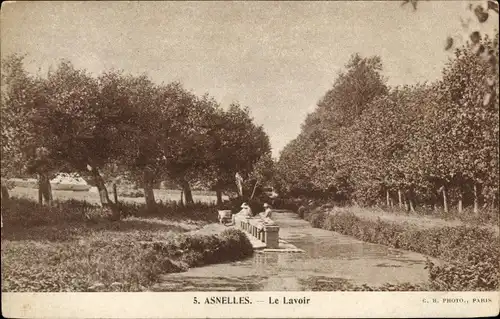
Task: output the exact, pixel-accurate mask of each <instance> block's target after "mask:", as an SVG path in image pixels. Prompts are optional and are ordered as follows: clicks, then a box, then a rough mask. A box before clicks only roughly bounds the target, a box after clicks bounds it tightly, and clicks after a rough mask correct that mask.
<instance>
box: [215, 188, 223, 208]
mask: <svg viewBox="0 0 500 319" xmlns="http://www.w3.org/2000/svg"><path fill="white" fill-rule="evenodd" d="M215 193H216V194H217V205H222V191H221V190H220V189H219V188H217V190H216V191H215Z"/></svg>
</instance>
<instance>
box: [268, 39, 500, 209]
mask: <svg viewBox="0 0 500 319" xmlns="http://www.w3.org/2000/svg"><path fill="white" fill-rule="evenodd" d="M497 61H498V33H497V34H496V36H495V37H494V38H493V39H491V38H488V37H485V38H484V39H478V38H474V39H472V42H471V43H470V44H467V45H466V46H465V47H462V48H459V49H457V50H456V51H455V54H454V57H453V58H451V59H450V61H449V62H448V63H447V65H446V66H445V68H444V70H443V72H442V78H441V79H440V80H438V81H436V82H435V83H430V84H428V83H425V84H418V85H413V86H402V87H389V86H388V85H387V84H386V79H385V78H384V77H383V76H382V75H381V71H382V62H381V59H380V58H379V57H369V58H363V57H361V56H359V55H354V56H352V57H351V59H350V61H349V63H348V64H347V65H346V70H345V71H344V72H343V73H341V74H340V75H339V76H338V78H337V79H336V81H335V83H334V85H333V87H332V88H331V89H330V90H329V91H328V92H327V93H326V94H325V96H324V97H323V98H322V99H321V101H320V102H319V103H318V106H317V108H316V110H315V111H314V112H313V113H312V114H309V115H308V117H307V119H306V120H305V122H304V123H303V125H302V130H301V133H300V134H299V136H298V137H297V138H296V139H295V140H293V141H292V142H290V143H289V144H288V145H287V146H286V147H285V148H284V150H283V151H282V153H281V156H280V160H279V162H278V164H277V167H276V169H277V177H278V181H277V182H278V184H279V186H280V188H281V189H282V191H285V192H289V193H291V194H293V195H299V194H310V195H311V196H312V195H314V196H318V195H319V196H326V197H330V198H333V199H335V200H338V201H345V202H357V203H360V204H365V205H372V204H375V203H380V202H383V203H385V204H387V205H399V206H400V207H402V206H406V207H407V209H409V210H414V209H415V206H416V205H419V204H420V205H429V206H431V207H432V206H434V207H435V208H436V209H437V208H438V207H439V206H441V207H443V208H444V210H445V211H446V212H447V211H448V210H449V205H450V202H452V201H453V202H455V203H456V205H457V209H458V211H460V212H461V211H462V210H463V207H464V206H465V205H469V204H470V205H471V206H473V209H474V211H475V212H478V211H479V208H480V206H485V205H489V206H490V207H491V206H495V205H498V177H499V171H498V165H499V150H498V145H499V103H498V68H497V67H498V64H497ZM396 203H397V204H396Z"/></svg>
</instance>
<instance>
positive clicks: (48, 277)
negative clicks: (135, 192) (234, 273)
mask: <svg viewBox="0 0 500 319" xmlns="http://www.w3.org/2000/svg"><path fill="white" fill-rule="evenodd" d="M124 208H125V209H126V211H127V212H128V215H133V216H144V215H148V213H149V212H148V211H147V210H145V208H144V206H140V205H127V206H126V207H124ZM101 213H102V210H101V209H100V208H99V207H96V206H93V205H90V204H88V203H85V202H78V201H65V202H55V203H54V205H53V206H52V207H48V206H40V205H38V204H37V203H36V202H33V201H30V200H25V199H17V198H12V199H11V200H9V201H8V203H7V205H5V206H4V207H2V219H3V222H4V227H3V229H2V243H1V252H2V258H1V263H2V291H9V292H57V291H143V290H149V289H150V288H151V286H152V285H154V284H155V283H156V282H157V281H158V280H159V276H160V275H161V274H165V273H171V272H182V271H185V270H187V269H188V268H189V267H196V266H201V265H205V264H211V263H218V262H226V261H233V260H238V259H242V258H245V257H248V256H250V255H251V254H252V253H253V249H252V245H251V243H250V242H249V240H248V238H247V237H246V236H245V235H244V234H243V233H242V232H241V231H239V230H235V229H226V230H224V231H222V232H220V233H217V234H212V235H200V234H189V233H182V232H188V231H190V230H193V228H196V227H198V226H199V224H200V223H201V224H206V223H208V222H210V220H211V219H212V218H213V219H214V220H215V219H216V214H215V212H213V211H212V207H209V206H207V205H204V204H195V205H193V206H191V207H190V208H187V207H181V206H179V205H174V204H160V205H158V211H157V213H159V214H160V215H162V216H163V217H165V218H164V219H159V218H144V217H142V218H138V217H127V218H125V219H123V220H120V221H114V222H111V221H108V220H107V219H106V218H105V216H102V214H101Z"/></svg>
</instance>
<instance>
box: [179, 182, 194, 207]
mask: <svg viewBox="0 0 500 319" xmlns="http://www.w3.org/2000/svg"><path fill="white" fill-rule="evenodd" d="M182 190H183V191H184V198H185V199H186V205H189V204H194V200H193V193H191V186H189V182H188V181H186V180H183V181H182Z"/></svg>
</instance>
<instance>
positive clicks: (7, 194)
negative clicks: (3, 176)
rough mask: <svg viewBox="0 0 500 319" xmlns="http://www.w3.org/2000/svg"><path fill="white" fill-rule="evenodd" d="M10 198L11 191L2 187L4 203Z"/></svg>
mask: <svg viewBox="0 0 500 319" xmlns="http://www.w3.org/2000/svg"><path fill="white" fill-rule="evenodd" d="M9 198H10V196H9V189H8V188H7V186H5V185H2V200H1V201H2V202H3V201H8V200H9Z"/></svg>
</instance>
